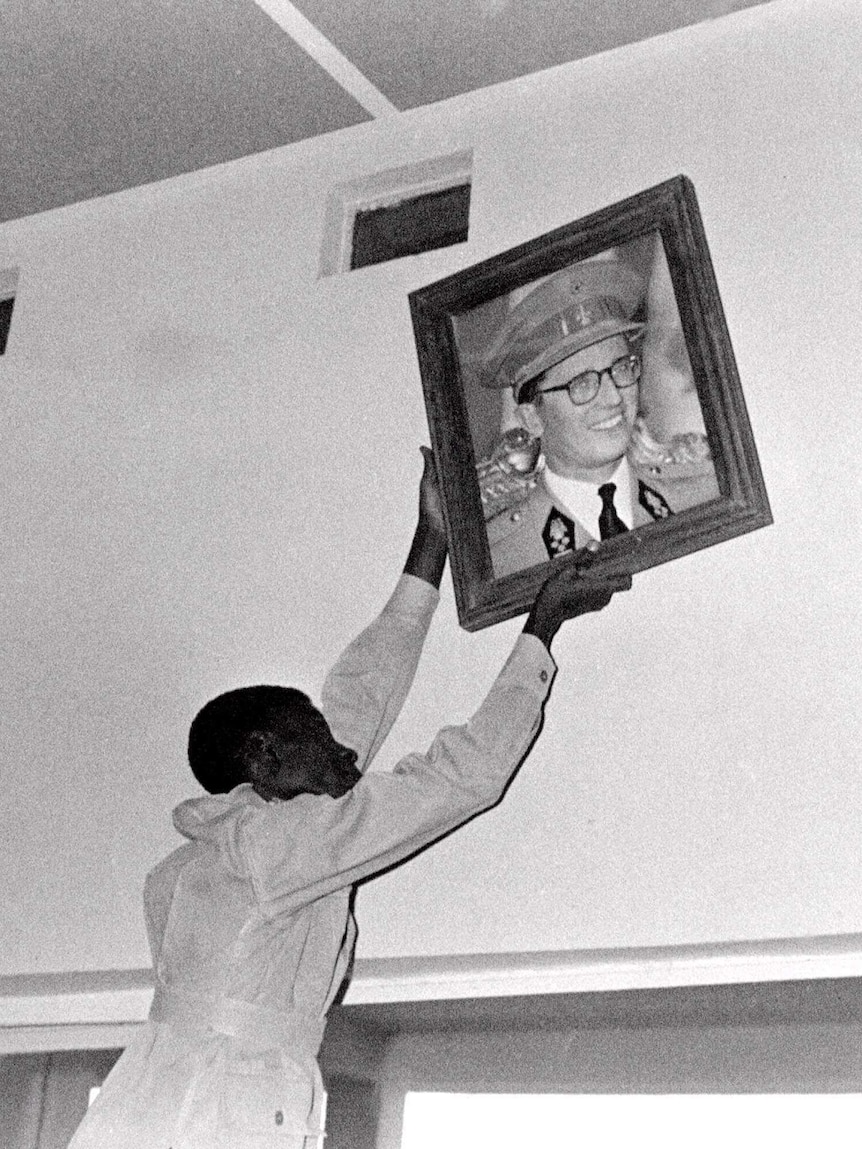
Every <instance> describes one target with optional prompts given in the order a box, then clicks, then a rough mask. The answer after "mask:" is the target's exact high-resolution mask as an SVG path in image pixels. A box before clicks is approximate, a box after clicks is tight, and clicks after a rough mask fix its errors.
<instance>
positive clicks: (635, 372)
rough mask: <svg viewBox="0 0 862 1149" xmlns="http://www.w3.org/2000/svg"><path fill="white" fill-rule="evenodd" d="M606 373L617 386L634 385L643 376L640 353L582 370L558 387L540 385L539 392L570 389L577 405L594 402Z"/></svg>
mask: <svg viewBox="0 0 862 1149" xmlns="http://www.w3.org/2000/svg"><path fill="white" fill-rule="evenodd" d="M605 375H610V377H611V380H612V381H613V383H614V386H615V387H618V388H620V389H623V388H625V387H634V385H635V383H637V382H638V380H639V379H640V377H641V357H640V355H623V356H621V357H620V358H619V359H615V360H614V361H613V363H612V364H611V365H610V367H604V368H603V369H602V370H601V371H582V372H581V373H580V374H579V375H576V376H575V377H574V379H570V380H569V381H568V383H560V385H559V386H558V387H540V388H539V394H541V395H550V393H551V392H552V391H568V393H569V398H570V399H571V401H572V402H573V403H574V405H575V406H576V407H582V406H583V405H584V404H585V403H590V402H592V400H593V399H595V397H596V395H598V393H599V389H600V387H601V385H602V379H603V378H604V377H605Z"/></svg>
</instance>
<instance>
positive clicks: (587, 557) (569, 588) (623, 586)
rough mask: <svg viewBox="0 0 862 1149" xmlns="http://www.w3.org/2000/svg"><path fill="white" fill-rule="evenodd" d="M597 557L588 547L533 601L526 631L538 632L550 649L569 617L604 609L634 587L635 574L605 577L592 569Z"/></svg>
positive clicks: (553, 576)
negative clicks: (633, 578)
mask: <svg viewBox="0 0 862 1149" xmlns="http://www.w3.org/2000/svg"><path fill="white" fill-rule="evenodd" d="M594 560H595V552H594V551H593V550H591V549H590V550H588V549H585V550H584V551H582V552H581V553H580V554H579V555H578V556H577V557H576V559H575V561H574V562H573V563H567V564H566V565H565V566H564V567H563V569H562V570H560V571H557V572H555V573H554V574H552V575H551V576H550V578H549V579H548V580H547V581H546V582H545V583H544V585H543V586H542V589H541V590H540V591H539V593H538V596H537V597H536V601H535V602H534V603H533V607H532V609H531V611H530V613H529V615H528V617H527V621H526V623H525V625H524V633H525V634H534V635H535V636H536V637H537V638H538V639H540V640H541V641H542V642H543V643H544V644H545V646H547V647H548V648H549V649H550V645H551V640H552V639H553V637H554V635H555V634H556V633H557V631H558V630H559V628H560V626H561V625H562V624H563V623H564V622H566V621H567V620H568V619H571V618H578V617H579V616H580V615H582V614H591V613H592V612H594V611H597V610H603V609H604V608H605V607H606V606H607V605H608V603H609V602H610V601H611V599H612V598H613V596H614V595H615V594H616V592H617V591H620V590H629V589H631V585H632V577H631V575H613V576H604V577H602V576H601V575H599V574H597V573H593V572H592V571H591V570H590V568H591V566H592V564H593V562H594Z"/></svg>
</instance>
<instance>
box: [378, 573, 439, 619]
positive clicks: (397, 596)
mask: <svg viewBox="0 0 862 1149" xmlns="http://www.w3.org/2000/svg"><path fill="white" fill-rule="evenodd" d="M439 601H440V592H439V591H438V590H437V589H436V587H433V586H432V585H431V584H430V583H428V582H426V581H425V580H424V579H421V578H417V577H416V576H415V575H411V574H402V575H401V577H400V578H399V579H398V582H397V583H396V584H395V590H394V591H393V592H392V594H391V595H390V596H389V601H388V602H387V603H386V606H384V608H383V610H384V612H386V613H387V614H389V613H391V614H398V615H403V616H406V617H407V618H410V619H415V620H416V621H422V620H425V619H427V620H429V621H430V619H431V616H432V615H433V613H434V611H435V610H436V609H437V604H438V603H439Z"/></svg>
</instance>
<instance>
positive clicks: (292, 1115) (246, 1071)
mask: <svg viewBox="0 0 862 1149" xmlns="http://www.w3.org/2000/svg"><path fill="white" fill-rule="evenodd" d="M313 1104H314V1082H313V1080H312V1078H311V1075H310V1074H309V1073H307V1072H304V1071H303V1069H302V1067H301V1066H299V1065H297V1064H295V1063H294V1062H293V1061H291V1060H290V1058H288V1057H286V1056H285V1055H284V1054H283V1053H282V1052H281V1051H280V1050H269V1051H267V1052H266V1053H256V1054H254V1055H251V1054H248V1055H246V1054H241V1053H234V1054H233V1055H232V1056H230V1057H229V1058H228V1059H227V1060H226V1063H225V1066H224V1076H223V1079H222V1082H221V1090H220V1096H219V1102H218V1114H219V1119H218V1126H219V1128H218V1134H219V1141H218V1144H219V1146H220V1147H221V1146H224V1149H239V1147H240V1146H244V1145H252V1146H253V1145H256V1144H259V1143H260V1142H259V1141H258V1139H259V1138H266V1139H267V1140H266V1143H268V1142H272V1141H274V1142H275V1143H276V1144H279V1143H280V1142H281V1140H282V1139H283V1140H284V1141H285V1143H286V1144H290V1143H291V1140H293V1141H294V1143H296V1144H299V1145H301V1144H302V1140H301V1138H302V1137H304V1136H306V1135H314V1133H315V1132H316V1131H315V1130H313V1129H311V1128H310V1125H309V1123H310V1121H311V1117H312V1109H313ZM296 1138H300V1140H299V1141H296Z"/></svg>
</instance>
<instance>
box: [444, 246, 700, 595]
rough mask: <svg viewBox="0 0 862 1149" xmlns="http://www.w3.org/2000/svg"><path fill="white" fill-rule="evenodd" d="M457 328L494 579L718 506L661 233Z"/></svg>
mask: <svg viewBox="0 0 862 1149" xmlns="http://www.w3.org/2000/svg"><path fill="white" fill-rule="evenodd" d="M453 328H454V338H455V344H456V346H457V349H458V355H459V358H460V360H461V363H462V364H463V367H464V376H463V377H464V393H465V401H466V407H467V414H468V421H469V428H470V435H471V439H472V442H473V449H474V454H475V458H476V459H477V461H478V463H477V478H478V482H479V489H480V495H481V502H482V510H483V516H484V521H485V529H486V531H487V539H488V544H489V548H490V554H491V563H492V567H493V573H494V576H495V577H496V578H501V577H503V576H505V575H508V574H511V573H513V572H515V571H518V570H522V569H524V568H525V567H531V566H533V565H535V564H540V563H546V562H548V561H549V560H551V559H555V558H559V557H562V556H564V555H567V554H572V553H574V552H575V551H577V550H579V549H580V548H581V547H584V546H586V545H587V544H588V543H590V542H591V541H592V540H598V541H602V540H606V539H609V538H611V537H614V536H616V535H619V534H623V533H625V532H627V531H630V530H632V529H634V528H636V527H641V526H645V525H647V524H649V523H653V522H657V521H660V520H662V519H665V518H667V517H669V516H671V515H673V514H676V513H678V512H679V511H681V510H685V509H687V508H689V507H692V506H695V505H698V504H701V503H706V502H709V501H710V500H712V499H715V498H717V497H718V494H719V489H718V483H717V480H716V474H715V467H714V464H713V460H712V454H711V451H710V447H709V441H708V438H707V434H706V426H705V422H704V417H703V412H702V410H701V405H700V400H699V398H698V394H697V388H696V386H695V382H694V376H693V372H692V367H691V363H690V360H689V356H688V353H687V349H686V344H685V338H684V335H683V330H682V323H681V320H680V315H679V309H678V307H677V304H676V299H675V296H674V290H673V285H672V282H671V277H670V273H669V269H668V264H667V259H666V255H665V251H664V246H663V244H662V240H661V236H660V234H659V233H658V232H657V231H656V232H651V233H648V234H646V235H644V236H641V237H638V239H636V240H633V241H630V242H628V243H625V244H621V245H617V246H614V247H613V248H608V249H607V250H604V251H601V252H599V253H598V254H596V255H595V256H592V257H590V258H589V259H585V260H581V261H578V262H575V263H572V264H571V265H569V266H567V267H563V268H561V269H559V270H557V271H555V272H553V273H551V274H549V275H545V276H541V277H539V278H537V279H535V280H533V281H530V282H528V283H526V284H524V285H522V286H520V287H518V288H516V289H515V290H513V291H511V292H508V293H506V294H505V295H503V296H500V297H498V298H495V299H492V300H490V301H488V302H486V303H483V304H482V305H480V306H479V307H476V308H473V309H470V310H468V311H465V312H462V313H461V314H458V315H456V316H454V317H453Z"/></svg>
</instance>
